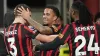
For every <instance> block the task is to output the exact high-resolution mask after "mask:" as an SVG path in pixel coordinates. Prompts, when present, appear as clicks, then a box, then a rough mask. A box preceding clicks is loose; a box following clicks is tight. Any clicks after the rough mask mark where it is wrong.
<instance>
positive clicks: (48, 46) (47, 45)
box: [35, 37, 61, 51]
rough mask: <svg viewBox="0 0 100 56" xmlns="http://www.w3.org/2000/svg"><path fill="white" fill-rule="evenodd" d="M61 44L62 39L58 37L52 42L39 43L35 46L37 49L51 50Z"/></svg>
mask: <svg viewBox="0 0 100 56" xmlns="http://www.w3.org/2000/svg"><path fill="white" fill-rule="evenodd" d="M60 45H61V40H60V39H59V38H58V37H57V38H55V39H54V41H52V42H49V43H45V44H41V45H37V46H36V47H35V51H38V50H51V49H55V48H57V47H58V46H60Z"/></svg>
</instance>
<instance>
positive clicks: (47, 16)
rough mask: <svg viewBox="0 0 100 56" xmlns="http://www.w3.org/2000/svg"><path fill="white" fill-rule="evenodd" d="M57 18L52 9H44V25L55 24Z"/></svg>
mask: <svg viewBox="0 0 100 56" xmlns="http://www.w3.org/2000/svg"><path fill="white" fill-rule="evenodd" d="M55 17H56V16H55V14H54V12H53V10H52V9H50V8H45V9H44V13H43V23H44V24H48V25H50V24H53V22H54V21H55V20H56V19H55Z"/></svg>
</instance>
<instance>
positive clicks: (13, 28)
mask: <svg viewBox="0 0 100 56" xmlns="http://www.w3.org/2000/svg"><path fill="white" fill-rule="evenodd" d="M37 34H38V33H37V31H36V30H35V31H32V30H30V29H29V28H28V27H27V26H26V25H23V24H20V23H15V24H11V25H10V26H9V27H8V28H6V30H5V34H4V35H5V37H4V39H5V44H6V46H7V49H8V53H9V54H10V55H12V56H33V53H32V38H33V39H34V38H35V36H36V35H37Z"/></svg>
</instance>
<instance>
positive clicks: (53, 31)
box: [4, 1, 100, 56]
mask: <svg viewBox="0 0 100 56" xmlns="http://www.w3.org/2000/svg"><path fill="white" fill-rule="evenodd" d="M69 12H70V15H71V17H72V18H74V20H75V22H72V23H71V24H66V25H65V27H64V28H62V24H58V23H57V19H59V18H60V13H59V10H58V9H57V8H56V7H54V6H47V7H46V8H45V9H44V13H43V22H44V24H43V25H41V24H40V23H38V22H36V21H35V20H34V19H32V17H31V9H30V8H29V7H28V6H27V5H25V4H19V5H17V6H16V7H15V9H14V15H15V18H14V21H13V23H12V24H11V25H10V26H8V27H6V28H5V30H4V40H5V45H6V47H7V52H8V54H10V55H11V56H34V54H33V49H34V51H40V53H39V55H38V56H59V47H60V45H64V44H66V43H68V46H69V50H70V51H69V52H70V56H100V42H99V40H100V38H99V37H100V24H97V23H93V21H92V17H91V14H90V12H89V10H88V9H87V7H86V6H85V5H84V4H83V3H82V2H80V1H76V2H73V4H72V6H71V8H70V11H69ZM28 26H32V27H33V28H34V30H31V29H30V28H28ZM32 39H37V40H39V41H41V43H42V44H40V45H36V46H34V48H33V46H32ZM66 48H67V47H66Z"/></svg>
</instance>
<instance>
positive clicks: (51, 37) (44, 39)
mask: <svg viewBox="0 0 100 56" xmlns="http://www.w3.org/2000/svg"><path fill="white" fill-rule="evenodd" d="M57 36H58V35H43V34H38V35H37V36H36V37H35V39H37V40H39V41H41V42H51V41H53V40H54V39H55V38H56V37H57Z"/></svg>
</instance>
